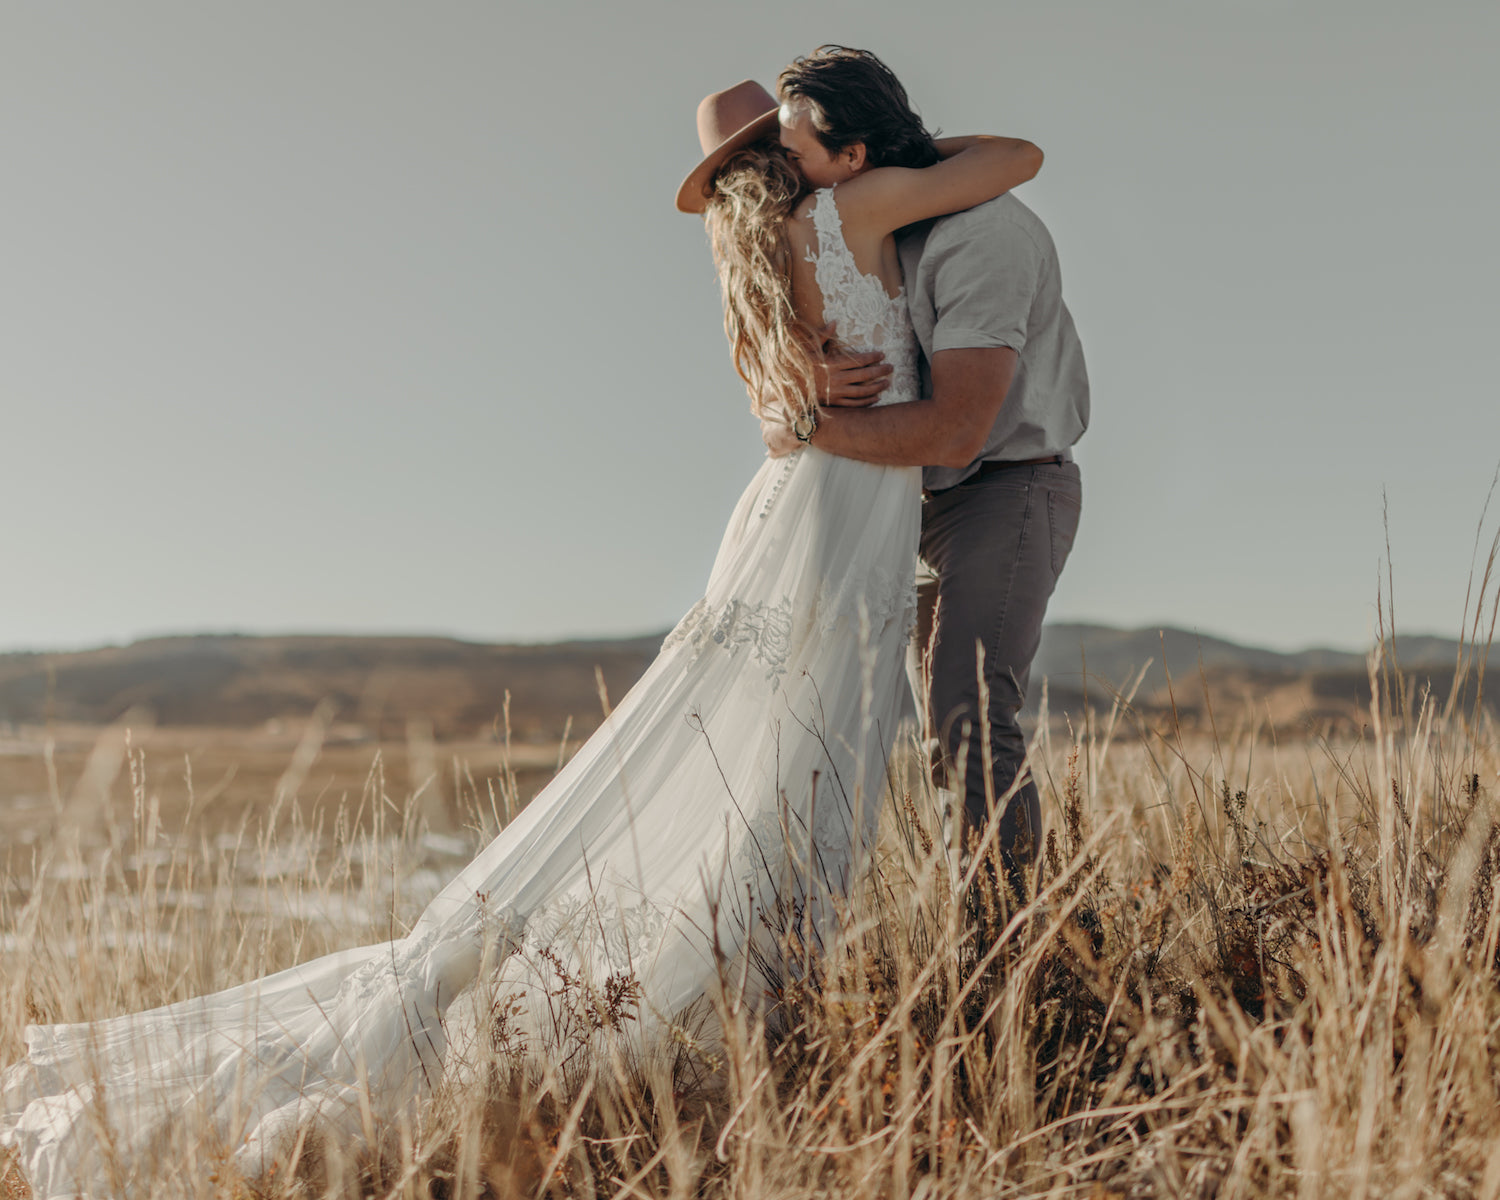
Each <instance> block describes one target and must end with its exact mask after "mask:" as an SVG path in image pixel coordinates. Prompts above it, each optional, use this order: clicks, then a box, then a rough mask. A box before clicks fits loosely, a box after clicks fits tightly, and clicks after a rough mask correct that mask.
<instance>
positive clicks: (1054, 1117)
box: [0, 653, 1500, 1200]
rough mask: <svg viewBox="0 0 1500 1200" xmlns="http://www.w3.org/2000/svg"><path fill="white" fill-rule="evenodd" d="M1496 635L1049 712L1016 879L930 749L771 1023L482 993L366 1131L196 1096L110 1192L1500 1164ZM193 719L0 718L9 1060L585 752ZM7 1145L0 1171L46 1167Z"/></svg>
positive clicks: (237, 968) (1201, 1190)
mask: <svg viewBox="0 0 1500 1200" xmlns="http://www.w3.org/2000/svg"><path fill="white" fill-rule="evenodd" d="M1481 660H1482V653H1481V654H1478V655H1475V656H1474V659H1473V661H1471V662H1467V663H1466V664H1464V665H1465V668H1466V669H1465V671H1464V672H1463V677H1464V678H1466V679H1467V681H1468V686H1467V687H1466V688H1465V689H1463V690H1461V691H1460V692H1457V693H1455V694H1452V695H1449V694H1438V695H1434V694H1428V693H1426V692H1424V691H1423V690H1422V689H1420V688H1419V687H1407V686H1406V684H1405V682H1404V680H1403V678H1402V677H1401V676H1400V675H1399V673H1398V672H1396V671H1395V670H1393V669H1392V668H1391V665H1390V664H1389V663H1385V662H1381V661H1379V660H1378V659H1377V660H1376V661H1375V662H1374V663H1373V664H1372V675H1373V677H1374V682H1375V684H1376V688H1375V696H1376V698H1375V700H1374V702H1373V703H1372V704H1371V706H1370V710H1369V713H1368V720H1367V722H1366V724H1365V728H1364V729H1363V730H1362V731H1361V732H1360V733H1358V734H1350V733H1347V732H1342V733H1340V734H1338V735H1337V737H1335V736H1334V735H1333V734H1320V733H1319V731H1317V730H1315V729H1309V730H1306V731H1305V732H1304V733H1303V734H1301V735H1300V736H1296V737H1288V736H1287V735H1286V733H1285V731H1284V730H1283V731H1281V732H1277V731H1274V730H1272V729H1270V728H1268V727H1266V726H1265V725H1264V724H1262V722H1261V720H1260V718H1258V717H1257V714H1256V711H1255V708H1254V706H1253V705H1250V706H1247V705H1244V704H1243V703H1240V704H1238V705H1237V706H1235V705H1228V706H1225V705H1221V706H1219V707H1217V708H1214V709H1213V710H1212V720H1211V722H1210V724H1209V725H1208V726H1207V727H1206V728H1201V729H1196V728H1195V729H1194V730H1192V731H1191V732H1188V731H1184V730H1182V729H1180V728H1175V727H1173V726H1172V725H1171V724H1170V723H1168V724H1166V725H1161V724H1157V725H1155V726H1154V727H1147V725H1146V724H1145V723H1144V722H1143V721H1141V720H1139V719H1138V718H1137V717H1136V715H1135V714H1134V712H1133V710H1132V709H1131V707H1130V706H1129V704H1128V703H1127V702H1124V701H1117V702H1116V703H1115V704H1114V705H1113V706H1111V707H1104V708H1099V709H1095V710H1093V711H1092V712H1090V713H1089V714H1088V715H1087V716H1085V717H1082V718H1077V719H1075V720H1073V721H1067V720H1064V719H1062V718H1060V717H1056V716H1053V717H1052V718H1051V719H1044V720H1042V721H1041V722H1040V723H1039V725H1038V729H1039V731H1040V732H1039V733H1038V735H1037V738H1036V742H1035V746H1034V759H1033V760H1034V763H1035V769H1036V773H1037V776H1038V778H1039V782H1040V785H1041V788H1042V793H1043V809H1044V813H1045V814H1046V820H1047V822H1048V830H1047V835H1046V845H1045V853H1044V862H1043V863H1042V870H1041V888H1040V891H1039V894H1037V895H1036V896H1035V897H1033V898H1031V899H1030V901H1029V903H1025V904H1024V905H1022V904H1017V903H1013V902H1011V900H1010V898H1008V897H1006V896H1004V895H1000V894H998V893H997V892H996V890H995V888H994V886H992V885H991V884H990V883H989V882H988V881H989V880H990V878H991V874H992V873H991V871H990V869H989V867H988V864H989V863H990V862H991V858H990V854H989V851H990V849H991V847H990V846H988V845H981V846H980V847H979V848H978V849H979V852H978V853H977V855H959V854H957V853H955V852H954V848H952V847H949V846H947V845H946V844H945V833H944V829H945V816H946V809H947V801H946V799H945V796H944V795H943V794H941V793H938V792H935V791H934V790H932V789H931V787H930V786H928V785H927V784H926V783H925V782H924V781H923V780H922V779H921V778H920V777H919V774H918V772H916V771H914V770H903V769H902V767H901V764H902V763H903V762H906V761H908V760H909V759H910V757H911V756H904V757H902V758H900V759H899V760H898V762H897V764H896V768H895V769H894V770H893V780H892V786H891V788H890V792H889V795H888V796H887V798H886V809H885V812H884V816H883V822H882V835H881V844H880V852H879V855H878V857H877V861H876V863H875V865H874V867H873V869H872V871H871V872H870V874H869V875H868V877H867V878H865V879H864V880H863V882H862V883H861V885H860V887H859V888H858V889H857V891H856V893H855V894H854V895H853V896H852V897H851V898H850V901H849V905H848V911H847V914H846V919H845V922H844V926H845V927H844V931H843V935H842V938H841V940H840V942H839V944H838V945H837V946H836V947H833V948H831V949H830V950H829V951H828V953H826V954H824V955H822V956H818V955H816V954H815V953H814V952H813V950H812V948H811V947H809V946H807V945H804V944H799V943H798V941H797V933H796V930H795V928H792V929H791V930H790V931H789V932H788V933H787V934H786V937H787V939H788V942H789V944H788V947H787V950H788V953H789V954H792V955H799V956H800V961H802V962H803V963H804V964H806V966H807V967H808V972H809V973H808V974H807V976H806V978H804V979H803V981H802V982H799V983H791V982H788V981H787V980H785V979H783V980H782V988H781V993H780V996H779V1000H778V1004H777V1007H776V1009H775V1011H774V1013H773V1014H772V1019H771V1020H769V1021H765V1020H761V1019H759V1018H752V1017H751V1016H750V1015H749V1014H748V1012H746V1011H744V1010H742V1009H741V1008H739V1007H737V1006H735V1005H733V1004H727V1005H723V1006H721V1007H720V1009H719V1010H718V1011H717V1012H716V1013H713V1014H706V1013H705V1014H700V1015H701V1016H703V1017H704V1024H703V1026H702V1028H704V1029H709V1030H711V1029H719V1030H721V1032H720V1033H719V1034H717V1035H712V1036H711V1035H709V1034H707V1033H705V1034H704V1035H703V1036H701V1037H696V1036H694V1035H693V1034H692V1033H691V1032H688V1031H684V1030H679V1031H678V1032H677V1033H676V1035H675V1036H673V1037H672V1038H670V1039H663V1040H661V1041H659V1042H656V1043H653V1044H648V1045H642V1044H641V1042H640V1040H639V1039H638V1038H636V1037H634V1036H632V1034H633V1029H634V1028H635V1024H636V1023H635V1022H634V1020H633V1017H634V1009H633V1006H634V1000H633V999H632V996H631V993H630V989H629V988H628V986H627V987H625V988H623V989H619V988H617V989H616V990H615V991H614V992H612V993H611V995H609V996H608V997H605V996H600V995H595V994H592V993H591V992H590V990H589V988H588V987H587V986H586V985H584V984H582V983H576V984H572V985H566V986H564V987H563V989H562V991H561V992H560V994H559V995H558V996H557V997H556V1005H555V1006H554V1007H555V1010H556V1011H557V1012H558V1013H559V1014H560V1015H559V1017H558V1020H557V1023H556V1025H555V1026H554V1028H552V1029H550V1030H546V1031H543V1033H542V1034H541V1035H540V1036H538V1035H536V1034H535V1033H533V1034H531V1035H529V1036H528V1035H525V1034H520V1033H517V1032H516V1031H515V1029H514V1028H513V1026H512V1025H511V1023H510V1013H511V1008H510V1006H509V1004H508V1001H507V998H506V997H504V996H494V997H485V998H484V1000H483V1004H482V1011H484V1012H486V1013H488V1027H487V1028H483V1029H481V1031H480V1032H481V1034H482V1035H483V1036H480V1037H477V1038H470V1039H467V1040H465V1039H458V1042H459V1044H460V1046H461V1048H460V1049H456V1050H451V1051H450V1058H461V1059H462V1061H454V1062H453V1063H452V1064H451V1069H450V1070H449V1071H448V1072H447V1075H446V1077H445V1080H444V1081H443V1083H442V1084H441V1085H440V1086H439V1087H438V1089H437V1091H436V1093H435V1094H434V1095H432V1096H431V1097H429V1098H428V1099H427V1100H425V1101H424V1102H423V1103H422V1105H421V1106H420V1107H419V1109H418V1110H417V1112H416V1114H415V1116H413V1117H411V1118H410V1119H406V1120H403V1121H401V1122H400V1123H398V1124H394V1125H389V1126H385V1125H378V1124H372V1125H371V1127H370V1128H368V1129H367V1130H366V1134H367V1137H366V1141H367V1142H368V1145H366V1146H363V1147H357V1148H355V1147H350V1146H348V1145H345V1144H342V1143H339V1142H335V1141H331V1140H330V1139H327V1138H324V1137H323V1136H321V1135H320V1132H319V1130H318V1129H317V1128H316V1127H310V1128H307V1129H305V1130H303V1131H302V1132H301V1136H300V1137H299V1138H298V1139H297V1141H296V1142H295V1143H293V1144H290V1145H289V1146H288V1147H287V1148H286V1153H285V1155H284V1157H283V1158H281V1159H279V1160H278V1161H277V1163H276V1165H275V1167H274V1169H273V1170H272V1172H271V1173H270V1174H269V1175H266V1176H263V1177H261V1178H258V1179H245V1178H241V1177H238V1176H237V1175H236V1174H235V1173H234V1172H233V1170H232V1169H231V1168H230V1166H229V1155H230V1152H231V1151H232V1149H233V1148H232V1147H226V1146H224V1145H222V1144H221V1143H220V1142H219V1141H218V1140H217V1137H216V1135H213V1134H211V1133H210V1132H208V1131H207V1130H204V1131H198V1132H197V1133H195V1131H193V1130H191V1129H185V1130H184V1131H181V1133H182V1135H181V1137H180V1138H179V1139H178V1142H179V1147H178V1149H177V1150H176V1151H175V1152H174V1153H173V1154H172V1155H171V1156H170V1158H169V1159H167V1160H164V1161H161V1162H159V1163H157V1164H155V1165H154V1166H153V1167H152V1168H151V1169H150V1171H149V1172H148V1174H147V1175H146V1176H130V1177H125V1176H122V1178H121V1179H120V1181H119V1186H118V1190H119V1194H120V1195H122V1196H131V1197H135V1196H140V1197H148V1196H149V1197H210V1196H223V1197H228V1196H257V1197H292V1196H298V1197H302V1196H307V1197H317V1196H337V1197H344V1196H382V1197H383V1196H391V1197H478V1196H542V1195H554V1196H607V1197H619V1198H621V1200H623V1198H624V1197H648V1196H649V1197H655V1196H662V1197H686V1196H714V1197H717V1196H724V1197H731V1196H732V1197H746V1198H749V1197H755V1198H761V1197H802V1196H807V1197H811V1196H814V1195H818V1196H822V1195H840V1196H845V1195H847V1196H859V1197H874V1196H903V1197H904V1196H923V1197H940V1196H955V1197H957V1196H963V1197H981V1196H983V1197H990V1196H1082V1197H1091V1198H1095V1200H1103V1198H1105V1197H1138V1196H1173V1197H1180V1196H1210V1195H1214V1196H1235V1197H1241V1196H1242V1197H1260V1196H1287V1197H1291V1196H1297V1197H1303V1196H1306V1197H1312V1196H1353V1197H1360V1196H1377V1195H1378V1196H1412V1197H1416V1196H1454V1197H1459V1196H1486V1197H1493V1196H1496V1195H1500V890H1497V889H1496V888H1495V886H1494V883H1495V879H1496V876H1497V872H1500V821H1497V818H1500V810H1497V795H1496V779H1497V773H1500V740H1497V728H1496V724H1495V722H1494V720H1493V719H1492V717H1491V716H1489V715H1488V714H1487V712H1486V710H1485V709H1484V708H1483V707H1482V704H1481V702H1480V700H1479V699H1477V698H1476V696H1477V693H1478V685H1480V684H1481V683H1482V661H1481ZM1186 686H1191V685H1190V684H1189V685H1186ZM196 736H197V737H198V738H199V744H195V743H193V742H192V740H191V739H187V738H185V737H184V736H182V735H179V734H171V733H167V732H165V731H151V730H149V729H146V728H141V729H134V728H131V727H130V726H129V723H128V722H127V724H126V725H124V726H121V727H117V728H111V729H108V730H105V731H102V732H101V731H97V730H95V731H83V730H56V729H54V730H51V731H48V730H44V729H35V730H30V729H28V730H18V731H15V732H14V734H13V736H12V737H11V739H10V741H9V742H8V743H7V745H6V746H5V750H6V751H7V753H6V756H5V758H4V759H3V761H4V763H5V767H4V769H5V770H6V771H7V772H9V773H10V774H9V776H8V777H7V778H8V783H7V795H8V797H9V800H8V811H5V812H4V813H3V819H4V821H5V824H4V826H3V829H4V836H5V841H4V844H3V849H0V1062H4V1063H9V1062H14V1061H16V1060H17V1059H18V1058H20V1057H21V1055H22V1052H23V1046H22V1030H23V1027H24V1026H25V1025H26V1024H28V1023H31V1022H58V1021H82V1020H87V1019H89V1018H93V1017H102V1016H107V1015H113V1014H117V1013H122V1012H129V1011H133V1010H139V1009H144V1008H149V1007H153V1006H157V1005H161V1004H164V1003H168V1002H171V1001H174V1000H179V999H184V998H187V997H190V996H193V995H197V994H200V993H203V992H208V991H212V990H216V989H220V988H224V987H227V986H230V985H233V984H237V983H240V982H243V981H245V980H248V979H252V978H255V977H257V976H260V975H264V974H266V973H268V972H271V971H275V970H278V969H280V968H283V967H285V966H288V965H291V964H293V963H296V962H299V961H303V960H305V959H308V958H311V957H314V956H316V955H320V954H323V953H325V952H328V951H331V950H335V949H338V948H341V947H346V946H353V945H359V944H363V943H367V942H372V941H380V940H385V939H388V938H391V937H393V936H397V935H399V934H401V933H402V932H403V931H404V930H405V928H406V923H407V922H409V921H410V920H412V919H413V918H414V916H415V915H416V913H417V912H419V911H420V909H421V907H422V905H423V904H424V903H425V901H426V900H427V899H428V898H429V897H430V896H431V895H432V894H433V893H434V892H435V891H436V890H437V888H438V887H439V886H440V885H441V884H442V882H443V881H444V880H445V879H446V878H447V877H448V876H449V875H451V874H452V873H453V872H454V871H455V870H456V869H457V868H458V867H459V866H460V865H461V864H462V863H463V862H464V861H466V859H467V858H468V857H469V855H470V854H471V853H472V852H473V851H474V849H475V848H477V847H478V846H480V845H482V844H483V843H484V842H485V841H486V840H488V839H489V838H490V837H492V836H493V835H494V834H495V833H496V831H497V830H498V829H499V828H501V827H502V826H503V825H504V823H505V822H506V821H507V820H509V819H510V817H511V816H512V815H513V814H514V813H515V812H516V811H517V810H518V809H519V808H520V806H522V805H523V804H524V803H525V801H526V800H527V799H528V798H529V796H530V795H531V794H533V793H534V791H535V790H536V788H537V787H538V786H539V785H540V784H541V782H543V781H544V780H545V778H547V777H548V776H549V775H550V773H551V772H552V771H553V770H554V769H555V767H556V764H557V762H558V761H559V759H560V758H561V757H562V756H564V755H565V754H566V753H567V747H558V746H555V745H554V746H547V747H537V746H525V747H520V746H512V745H509V744H508V742H507V741H506V739H504V737H503V736H501V737H500V738H499V739H498V740H496V741H494V742H493V743H483V744H481V743H477V742H476V743H466V744H460V745H445V746H434V745H432V744H431V743H430V742H424V741H423V740H422V739H420V738H417V737H414V738H413V739H412V740H411V741H410V742H408V743H407V744H406V745H398V746H382V745H378V744H362V743H357V742H341V741H340V739H339V737H338V731H337V728H336V727H330V726H328V725H327V724H326V723H325V722H324V721H323V720H322V719H321V718H314V719H313V720H311V721H309V722H307V723H306V725H305V727H299V728H296V729H290V730H283V731H280V732H279V733H277V735H276V736H271V735H270V734H261V735H257V736H256V737H254V738H252V737H249V736H245V737H241V738H239V740H236V739H235V738H233V737H230V736H229V735H225V737H224V738H222V739H217V740H215V739H212V738H210V739H207V740H204V735H196ZM792 925H793V926H795V922H792ZM736 969H740V968H739V967H738V966H736V965H735V964H726V971H730V970H736ZM710 1017H711V1018H712V1019H709V1018H710ZM3 1153H4V1152H0V1156H3ZM0 1162H4V1163H5V1165H4V1167H0V1196H5V1197H23V1196H26V1195H28V1192H27V1189H26V1186H25V1184H24V1182H23V1180H22V1179H21V1178H20V1176H19V1173H18V1172H17V1171H16V1170H15V1168H14V1164H13V1163H12V1162H9V1161H7V1160H4V1159H3V1157H0Z"/></svg>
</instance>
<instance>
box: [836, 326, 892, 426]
mask: <svg viewBox="0 0 1500 1200" xmlns="http://www.w3.org/2000/svg"><path fill="white" fill-rule="evenodd" d="M837 332H838V331H837V329H836V327H835V324H834V322H832V321H830V322H829V323H828V324H827V325H825V326H823V328H822V329H820V330H818V341H819V344H820V346H821V347H822V350H823V361H822V362H821V363H820V364H819V366H818V403H819V404H826V405H828V406H829V407H831V408H866V407H868V406H869V405H871V404H874V403H875V401H876V400H878V399H879V398H880V393H881V392H883V391H885V389H886V388H888V387H890V386H891V364H890V363H888V362H886V361H885V355H884V354H882V353H881V352H880V351H879V350H867V351H865V352H864V353H861V354H855V353H852V352H849V351H844V350H834V351H832V352H830V349H829V347H830V346H831V345H832V344H833V342H834V339H835V337H836V336H837Z"/></svg>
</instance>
